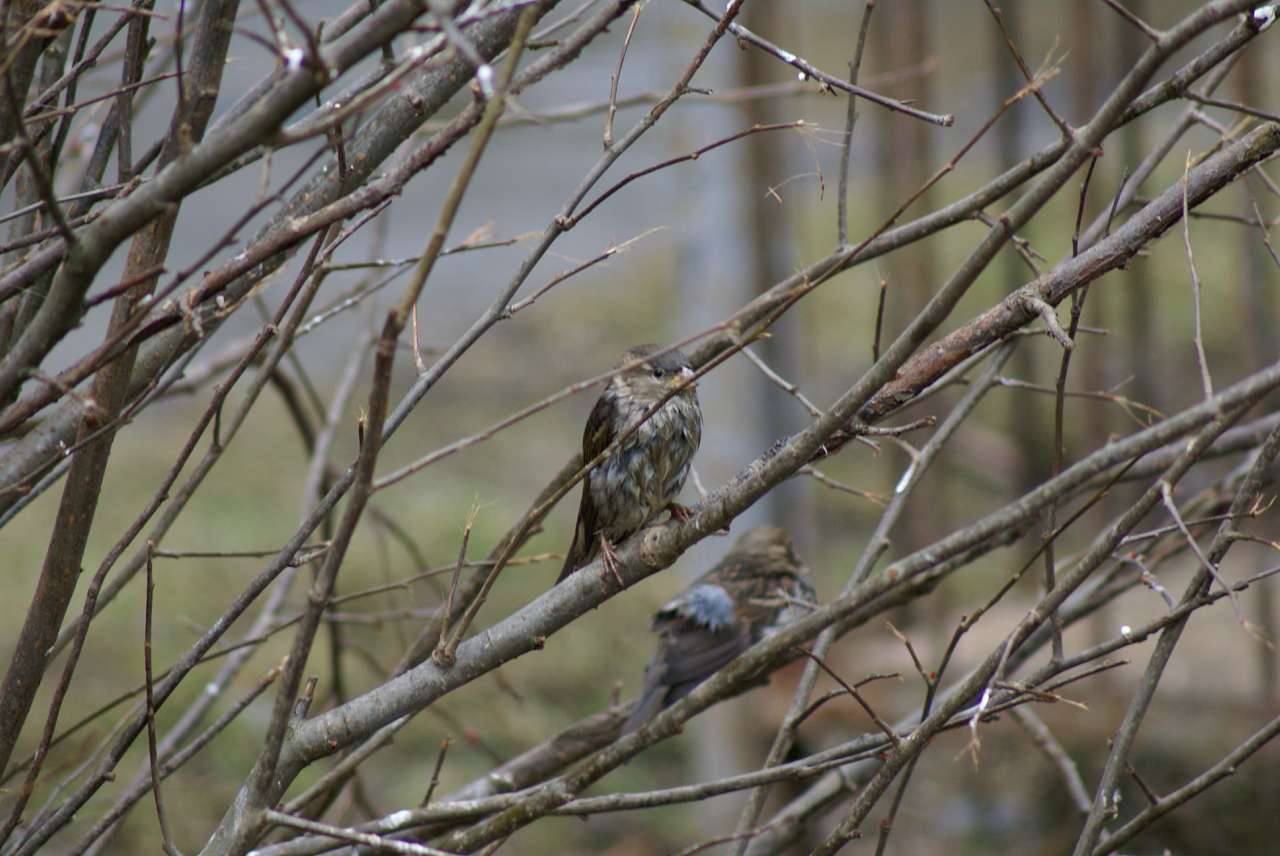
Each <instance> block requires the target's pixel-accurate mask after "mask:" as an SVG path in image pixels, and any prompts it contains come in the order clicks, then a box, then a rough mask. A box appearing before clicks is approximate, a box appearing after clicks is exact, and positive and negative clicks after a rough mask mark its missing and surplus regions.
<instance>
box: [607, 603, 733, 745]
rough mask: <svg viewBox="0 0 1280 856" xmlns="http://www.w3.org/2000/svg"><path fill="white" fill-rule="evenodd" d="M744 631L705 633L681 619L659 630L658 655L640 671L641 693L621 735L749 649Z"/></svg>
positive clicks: (722, 630)
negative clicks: (641, 673) (642, 688)
mask: <svg viewBox="0 0 1280 856" xmlns="http://www.w3.org/2000/svg"><path fill="white" fill-rule="evenodd" d="M750 644H751V640H750V638H748V635H747V633H746V632H745V628H743V627H740V626H738V625H731V626H729V627H724V628H721V629H720V630H714V631H713V630H708V629H707V628H706V627H702V626H699V625H697V624H694V623H692V622H690V621H687V620H684V619H676V620H674V621H670V622H667V623H666V624H665V626H664V627H662V629H661V638H660V641H659V642H658V652H657V653H656V654H654V656H653V659H652V660H650V661H649V665H648V666H646V667H645V670H644V690H643V691H642V692H641V693H640V701H639V702H638V703H637V704H636V706H635V707H634V708H633V709H632V711H631V716H630V717H628V719H627V722H626V725H624V726H623V731H622V733H623V734H629V733H631V732H632V731H635V730H636V729H637V728H639V727H640V726H642V725H644V724H645V723H646V722H648V721H649V720H650V719H652V718H653V717H655V716H657V715H658V714H659V713H661V712H662V711H663V710H665V709H666V708H668V707H670V706H671V705H673V704H675V703H676V702H677V701H679V700H680V699H682V698H684V697H685V696H687V695H688V694H689V693H691V692H693V689H694V687H696V686H698V684H700V683H702V682H703V681H705V680H706V679H707V678H709V677H711V676H712V675H714V674H715V673H716V672H717V671H719V670H720V669H721V668H723V667H724V665H725V664H726V663H728V662H729V661H730V660H732V659H733V658H734V657H736V656H738V655H739V654H741V653H742V652H743V651H745V650H747V648H749V647H750Z"/></svg>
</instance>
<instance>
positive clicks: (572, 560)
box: [556, 517, 592, 585]
mask: <svg viewBox="0 0 1280 856" xmlns="http://www.w3.org/2000/svg"><path fill="white" fill-rule="evenodd" d="M591 547H592V545H591V543H589V542H588V540H587V534H586V532H585V531H583V526H582V520H581V517H579V520H578V524H577V525H576V526H574V527H573V543H572V544H570V545H569V551H568V554H567V555H565V557H564V567H563V568H561V569H560V576H558V577H556V585H559V584H560V583H562V582H564V581H565V579H567V578H568V576H569V575H570V574H572V573H573V572H574V571H576V570H578V568H581V567H582V566H583V565H585V564H586V563H587V562H590V561H591V559H592V556H591Z"/></svg>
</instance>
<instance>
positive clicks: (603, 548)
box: [600, 535, 627, 588]
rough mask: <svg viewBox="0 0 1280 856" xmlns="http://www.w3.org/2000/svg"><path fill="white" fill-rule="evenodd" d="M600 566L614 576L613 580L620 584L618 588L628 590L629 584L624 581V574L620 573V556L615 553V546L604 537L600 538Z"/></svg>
mask: <svg viewBox="0 0 1280 856" xmlns="http://www.w3.org/2000/svg"><path fill="white" fill-rule="evenodd" d="M600 564H602V565H604V567H605V570H607V571H608V572H609V573H611V574H613V579H614V581H615V582H617V584H618V588H626V587H627V584H626V583H624V582H623V581H622V574H620V573H618V554H617V552H615V551H614V549H613V545H612V544H610V543H609V539H608V538H605V537H604V536H603V535H602V536H600Z"/></svg>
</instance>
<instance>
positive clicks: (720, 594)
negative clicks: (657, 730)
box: [622, 526, 816, 734]
mask: <svg viewBox="0 0 1280 856" xmlns="http://www.w3.org/2000/svg"><path fill="white" fill-rule="evenodd" d="M815 605H816V597H815V593H814V590H813V586H812V585H811V584H810V582H809V573H808V569H807V568H806V567H805V565H804V562H802V561H801V560H800V557H799V556H798V555H796V551H795V547H794V546H793V545H792V543H791V539H790V538H789V537H788V536H787V533H786V532H784V531H783V530H782V529H780V528H779V527H777V526H759V527H756V528H755V529H751V530H749V531H747V532H744V533H743V534H742V536H741V537H740V538H738V540H737V542H736V543H735V544H734V545H733V549H732V550H730V551H729V552H728V553H727V554H725V557H724V558H723V559H721V560H720V561H719V562H718V563H716V565H715V566H714V567H713V568H712V569H711V570H709V571H707V572H706V573H705V574H703V575H702V576H701V577H699V578H698V579H696V580H695V581H694V582H693V584H692V585H690V586H689V587H688V588H687V589H685V590H684V591H683V592H681V593H680V594H679V595H677V596H676V598H675V599H674V600H672V601H671V602H670V603H668V604H667V605H666V606H664V607H662V609H660V610H658V612H657V614H655V615H654V617H653V630H654V632H655V633H657V634H658V650H657V652H656V653H655V654H654V655H653V659H652V660H650V661H649V665H648V666H646V667H645V670H644V691H643V692H642V693H641V695H640V701H639V702H638V703H637V704H636V706H635V708H634V709H633V710H632V712H631V716H630V717H628V719H627V722H626V725H624V726H623V730H622V733H623V734H629V733H630V732H632V731H635V730H636V729H637V728H639V727H640V726H642V725H644V724H645V723H646V722H648V721H649V720H650V719H652V718H653V717H655V716H657V715H658V714H659V713H661V712H662V711H663V710H665V709H666V708H668V707H670V706H671V705H673V704H675V703H676V702H677V701H679V700H680V699H682V698H684V697H685V696H686V695H688V694H689V693H691V692H692V691H693V689H694V687H696V686H698V684H700V683H702V682H703V681H705V680H706V679H707V678H709V677H711V676H712V675H713V674H715V673H716V672H717V671H718V670H719V669H721V668H722V667H723V666H724V665H725V664H726V663H728V662H729V661H730V660H732V659H733V658H734V657H736V656H738V655H739V654H741V653H742V652H743V651H745V650H747V649H748V648H750V647H751V646H752V645H754V644H755V643H757V642H759V641H760V640H761V639H763V638H765V637H766V636H768V635H770V634H771V633H774V632H775V631H777V630H779V629H781V628H782V627H785V626H786V625H787V624H790V623H791V622H793V621H795V620H796V619H797V618H800V617H801V616H802V615H804V613H805V612H807V611H808V610H809V609H812V608H813V607H814V606H815Z"/></svg>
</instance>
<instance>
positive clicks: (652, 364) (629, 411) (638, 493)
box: [556, 345, 702, 586]
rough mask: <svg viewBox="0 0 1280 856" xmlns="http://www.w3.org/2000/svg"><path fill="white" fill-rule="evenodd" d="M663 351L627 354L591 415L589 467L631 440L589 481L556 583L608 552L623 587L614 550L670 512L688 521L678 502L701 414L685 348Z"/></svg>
mask: <svg viewBox="0 0 1280 856" xmlns="http://www.w3.org/2000/svg"><path fill="white" fill-rule="evenodd" d="M661 350H662V349H661V347H660V346H658V345H637V346H636V347H634V348H631V349H630V350H628V351H627V352H626V353H624V354H623V355H622V357H621V359H619V360H618V362H617V364H616V366H615V368H617V369H621V371H619V372H618V373H617V374H615V375H614V376H613V377H612V378H611V379H610V380H609V383H608V385H607V386H606V387H605V389H604V392H602V393H601V394H600V398H599V399H598V400H597V401H596V404H595V407H593V408H592V409H591V415H590V416H589V417H587V427H586V429H585V430H584V431H583V432H582V460H583V461H584V462H589V461H591V460H592V459H594V458H595V457H596V456H597V455H599V454H600V453H601V452H603V451H604V450H605V449H607V448H609V446H610V444H612V443H613V442H614V441H615V440H617V439H618V438H620V437H623V435H624V434H625V435H626V436H625V438H624V439H622V440H621V442H620V443H619V444H618V446H617V447H616V448H614V449H613V451H612V452H611V453H610V454H609V456H608V457H606V458H605V459H604V460H603V461H601V462H600V463H598V464H596V465H595V466H594V467H592V468H591V469H590V470H589V471H588V472H587V474H586V477H585V478H584V479H583V487H582V501H581V503H580V504H579V506H578V519H577V523H576V524H575V525H574V530H573V542H572V543H571V544H570V546H569V551H568V554H567V555H566V556H565V560H564V567H563V569H561V571H560V576H559V578H558V579H557V580H556V583H557V584H558V583H560V582H562V581H564V579H565V578H567V577H568V576H569V575H570V574H572V573H573V572H574V571H576V570H578V569H579V568H581V567H582V566H583V565H586V564H587V563H589V562H591V561H592V560H593V559H595V557H596V556H597V555H601V554H603V560H604V564H605V567H606V568H607V569H608V570H609V571H610V572H611V573H612V574H613V577H614V579H615V580H617V582H618V585H619V586H622V585H623V582H622V577H621V576H620V575H619V574H618V568H617V555H616V554H615V552H614V549H613V545H615V544H617V543H619V542H620V541H622V540H623V539H624V538H627V537H628V536H630V535H632V534H633V533H635V532H638V531H640V530H641V529H643V528H644V527H645V525H646V524H648V523H649V521H651V520H653V519H654V518H655V517H657V516H658V515H659V514H661V513H662V512H663V511H664V510H665V511H670V512H671V514H672V515H673V516H674V517H676V518H678V519H680V520H685V519H687V518H688V516H689V510H688V509H686V508H685V507H684V506H681V505H679V504H677V503H676V501H675V500H676V497H677V496H678V495H679V494H680V489H681V488H682V487H684V483H685V479H687V478H688V477H689V467H690V465H691V462H692V460H693V455H694V453H695V452H696V451H698V444H699V443H700V442H702V409H701V408H700V407H699V406H698V396H697V392H696V390H695V388H694V384H693V379H694V374H693V367H692V366H691V365H690V363H689V358H688V357H687V356H685V354H684V353H683V352H681V351H679V350H669V351H666V352H665V353H659V351H661ZM669 394H670V397H669V398H667V400H666V402H665V403H664V404H663V405H662V406H661V407H659V408H658V409H657V411H656V412H655V413H653V415H652V416H650V417H649V418H648V419H647V420H645V421H643V422H641V420H642V419H643V418H644V416H645V414H646V412H647V411H649V410H650V409H651V408H653V407H654V406H655V405H656V404H658V402H659V401H662V399H663V398H664V397H665V396H667V395H669ZM637 425H638V426H639V427H636V426H637ZM633 428H634V429H635V430H634V431H632V430H631V429H633ZM628 431H631V433H630V434H627V432H628Z"/></svg>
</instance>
